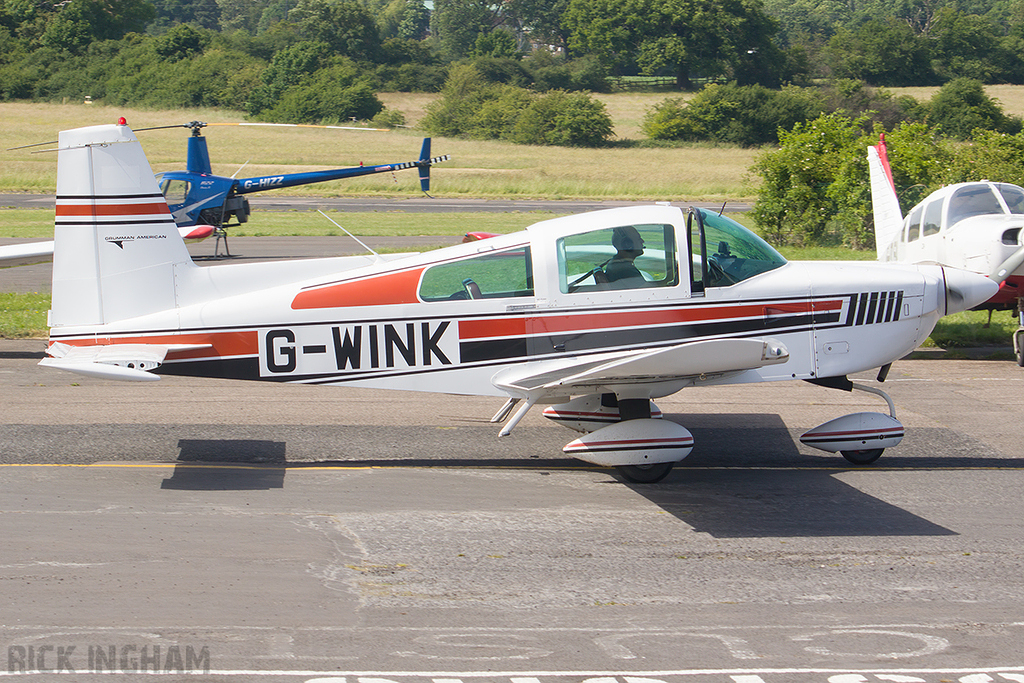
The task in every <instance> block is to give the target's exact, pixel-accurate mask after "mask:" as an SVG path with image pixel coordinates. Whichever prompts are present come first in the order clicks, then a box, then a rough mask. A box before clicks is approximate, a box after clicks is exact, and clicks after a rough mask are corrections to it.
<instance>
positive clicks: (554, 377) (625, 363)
mask: <svg viewBox="0 0 1024 683" xmlns="http://www.w3.org/2000/svg"><path fill="white" fill-rule="evenodd" d="M788 358H789V351H788V350H787V349H786V347H785V346H784V345H783V344H782V343H781V342H778V341H776V340H771V339H712V340H707V341H699V342H687V343H684V344H677V345H675V346H670V347H667V348H663V349H653V350H652V349H646V350H640V351H624V352H620V353H615V354H605V355H602V356H601V357H600V358H597V359H588V360H585V361H580V360H579V359H575V358H567V359H565V360H557V361H551V362H546V361H541V362H539V363H530V364H527V365H526V366H524V367H518V368H509V369H507V370H504V371H502V372H499V373H498V374H497V375H495V376H494V378H493V379H492V382H493V383H494V385H495V386H497V387H498V388H500V389H503V390H505V391H507V392H508V393H509V394H511V395H512V396H524V397H525V396H532V395H537V396H543V395H546V394H552V393H559V394H565V393H566V389H573V388H583V387H594V386H598V385H601V386H609V385H611V386H614V385H627V384H652V383H658V382H670V381H674V380H683V379H688V378H693V377H699V376H701V375H715V374H724V373H732V372H742V371H744V370H753V369H756V368H759V367H763V366H765V365H774V364H776V363H783V362H785V361H786V360H787V359H788Z"/></svg>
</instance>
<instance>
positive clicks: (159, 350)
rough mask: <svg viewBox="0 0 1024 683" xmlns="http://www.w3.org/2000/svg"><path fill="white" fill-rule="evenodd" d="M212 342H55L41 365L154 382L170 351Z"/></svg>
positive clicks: (201, 347) (107, 377) (207, 346)
mask: <svg viewBox="0 0 1024 683" xmlns="http://www.w3.org/2000/svg"><path fill="white" fill-rule="evenodd" d="M210 346H211V345H210V344H111V345H107V346H70V345H68V344H63V343H61V342H54V343H53V344H50V347H49V348H48V349H46V352H47V353H48V354H49V355H50V356H51V357H50V358H44V359H43V360H41V361H39V364H40V365H43V366H45V367H48V368H56V369H58V370H67V371H68V372H74V373H76V374H79V375H85V376H87V377H98V378H100V379H118V380H128V381H134V382H154V381H156V380H158V379H160V376H159V375H154V374H152V372H150V371H151V370H155V369H156V368H158V367H159V366H160V364H161V363H163V362H164V358H165V357H166V356H167V354H168V353H169V352H171V351H191V350H194V349H205V348H209V347H210Z"/></svg>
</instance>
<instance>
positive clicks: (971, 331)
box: [0, 86, 1024, 346]
mask: <svg viewBox="0 0 1024 683" xmlns="http://www.w3.org/2000/svg"><path fill="white" fill-rule="evenodd" d="M892 90H893V92H895V93H897V94H909V95H911V96H913V97H916V98H918V99H922V100H926V99H928V98H930V97H931V96H932V95H933V94H934V93H935V91H936V90H937V88H894V89H892ZM987 91H988V93H989V95H990V96H993V97H995V98H997V99H999V101H1000V102H1001V103H1002V105H1003V107H1004V109H1005V111H1006V112H1007V113H1010V114H1015V115H1018V116H1021V115H1024V87H1022V86H990V87H988V88H987ZM669 96H670V95H668V94H666V93H621V94H613V95H596V97H598V98H599V99H601V101H602V102H604V103H605V105H606V107H607V109H608V112H609V114H610V115H611V116H612V119H613V121H614V122H615V133H616V138H617V139H618V140H620V141H630V140H632V141H636V140H640V139H641V138H642V134H641V133H640V124H641V122H642V120H643V116H644V114H645V112H646V111H647V110H648V109H649V108H650V107H652V106H654V105H655V104H657V103H659V102H661V101H662V100H664V99H665V98H666V97H669ZM380 97H381V99H382V100H383V101H384V103H385V104H386V105H387V106H388V107H389V108H391V109H395V110H397V111H400V112H402V114H403V115H404V116H405V117H406V120H407V123H408V125H409V126H410V127H408V128H401V129H396V130H393V131H390V132H361V131H345V130H321V129H311V128H289V129H281V128H264V127H250V126H234V125H217V124H233V123H238V122H241V121H242V120H243V119H242V116H241V114H240V113H238V112H228V111H214V110H187V111H186V110H182V111H140V110H132V109H124V108H113V107H103V106H100V105H90V106H86V105H81V104H65V105H56V104H30V103H0V120H2V121H3V122H4V124H5V125H4V126H2V127H0V150H2V151H0V163H2V164H3V168H4V172H3V174H0V192H38V193H52V192H53V191H54V186H55V180H56V156H55V154H54V153H53V152H52V151H45V150H49V149H52V147H53V146H54V145H52V144H51V145H42V146H40V147H38V148H33V149H19V150H10V149H8V148H10V147H16V146H20V145H27V144H32V143H39V142H46V141H50V140H56V136H57V132H58V131H60V130H64V129H68V128H75V127H79V126H86V125H95V124H100V123H112V122H114V121H115V120H116V119H117V117H119V116H125V117H126V118H127V119H128V122H129V124H130V125H132V126H133V127H134V128H144V127H150V126H161V125H174V124H182V123H185V122H188V121H192V120H201V121H206V122H209V123H210V124H211V125H210V126H209V127H208V128H206V129H205V130H204V135H205V136H206V137H207V139H208V140H209V143H208V144H209V148H210V155H211V158H212V160H213V162H214V172H215V173H219V174H224V175H231V174H234V173H236V172H238V171H239V169H240V168H241V167H243V166H244V169H243V170H242V171H241V173H240V175H241V177H245V176H256V175H264V174H272V173H284V172H299V171H307V170H315V169H324V168H332V167H337V166H349V165H358V164H359V163H360V162H365V163H389V162H400V161H409V160H412V159H414V158H416V156H417V154H418V152H419V146H420V137H421V133H420V132H419V131H417V130H416V129H415V125H416V124H417V123H418V121H419V120H420V119H421V118H422V116H423V114H424V112H425V110H426V107H427V106H428V105H429V103H430V102H431V101H433V100H434V99H435V98H436V97H437V95H431V94H416V93H413V94H410V93H384V94H382V95H381V96H380ZM188 134H189V133H188V131H187V130H186V129H184V128H181V129H171V130H158V131H146V132H140V134H139V135H140V139H141V140H142V143H143V147H144V149H145V150H146V153H147V155H148V157H149V160H150V163H151V164H152V165H153V168H154V170H155V171H165V170H172V169H181V168H183V167H184V158H185V145H186V138H187V136H188ZM433 153H434V154H435V155H437V154H450V155H452V156H453V157H454V158H453V160H452V161H450V162H447V163H444V164H441V165H439V166H437V167H435V168H434V170H433V173H432V177H433V192H435V193H437V194H442V195H444V196H448V197H458V196H464V197H517V198H528V197H529V198H534V197H536V198H554V199H557V198H567V199H568V198H603V199H650V200H675V201H680V202H682V201H686V200H727V199H728V200H750V199H752V198H753V195H754V186H753V185H752V184H751V183H752V180H751V179H750V178H749V176H748V172H747V169H748V168H749V167H750V164H751V163H752V162H753V160H754V158H755V156H756V154H757V152H756V151H755V150H745V149H740V148H736V147H715V146H709V145H689V146H685V147H680V148H673V149H646V148H639V147H635V146H629V145H621V146H617V147H612V148H608V149H600V150H584V149H566V148H552V147H527V146H517V145H511V144H507V143H502V142H494V141H468V140H453V139H445V138H437V139H435V140H434V142H433ZM286 192H287V193H288V194H307V195H314V196H336V195H355V196H359V195H390V196H418V195H419V185H418V183H417V182H416V175H415V173H411V172H408V171H407V172H399V173H397V174H395V175H394V176H391V175H388V174H381V175H378V176H371V177H368V178H355V179H350V180H344V181H335V182H332V183H321V184H317V185H312V186H306V187H304V188H292V189H289V190H287V191H286ZM333 217H334V218H335V219H336V220H338V221H339V222H340V223H341V224H342V225H344V226H345V228H347V229H348V230H350V231H351V232H353V233H355V234H358V235H453V234H461V233H463V232H466V231H468V230H484V231H488V232H499V233H504V232H511V231H514V230H518V229H521V228H523V227H525V226H526V225H529V224H531V223H534V222H537V221H540V220H544V219H545V218H550V217H553V214H544V213H523V214H404V213H345V214H335V215H334V216H333ZM737 218H739V219H740V220H741V222H745V223H748V224H749V222H748V221H745V220H744V219H743V217H741V216H739V217H737ZM339 232H340V231H339V230H338V229H337V228H335V227H334V226H333V225H331V224H330V223H329V222H327V221H326V220H324V219H322V218H321V217H319V216H316V215H315V214H309V213H305V212H296V213H277V212H259V213H257V214H256V215H255V216H254V220H252V221H251V222H250V223H249V224H248V225H246V226H244V228H241V229H235V230H233V232H232V234H234V235H335V234H339ZM52 236H53V212H52V210H15V209H2V208H0V237H24V238H50V237H52ZM783 253H784V254H785V255H786V257H787V258H790V259H794V260H801V259H851V258H856V259H864V260H871V259H873V258H874V254H873V253H872V252H851V251H849V250H844V249H815V250H794V249H787V250H783ZM48 308H49V297H48V296H45V295H12V294H0V337H4V336H40V335H45V333H46V330H45V320H46V314H45V312H46V310H47V309H48ZM979 315H981V316H984V315H986V314H976V313H966V314H958V315H957V316H951V317H950V318H946V319H944V320H943V321H941V322H940V325H939V327H938V328H936V332H935V335H933V337H934V338H935V339H936V340H938V343H939V344H940V345H942V346H947V345H950V346H955V345H960V346H972V345H979V344H988V343H1000V344H1002V343H1005V341H1006V340H1007V339H1008V338H1009V335H1010V333H1011V331H1012V330H1013V329H1015V327H1016V324H1015V322H1014V321H1013V318H1012V316H1008V315H1007V314H1006V313H999V314H997V315H996V316H995V318H994V319H993V324H992V327H991V328H988V329H987V330H986V329H984V328H982V327H981V323H983V322H984V321H983V320H980V321H979V320H978V319H977V316H979ZM1004 319H1005V320H1004Z"/></svg>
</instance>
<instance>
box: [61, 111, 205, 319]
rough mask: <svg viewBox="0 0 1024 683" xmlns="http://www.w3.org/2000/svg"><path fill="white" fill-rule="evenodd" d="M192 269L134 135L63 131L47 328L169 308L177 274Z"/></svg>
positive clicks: (113, 128) (110, 130)
mask: <svg viewBox="0 0 1024 683" xmlns="http://www.w3.org/2000/svg"><path fill="white" fill-rule="evenodd" d="M189 267H195V266H194V264H193V263H192V259H191V257H190V256H189V253H188V250H187V249H186V248H185V243H184V242H183V241H182V238H181V235H180V234H179V233H178V229H177V227H176V226H175V223H174V218H173V217H172V216H171V213H170V210H169V209H168V208H167V202H166V201H165V200H164V197H163V195H162V194H161V193H160V189H159V187H158V186H157V183H156V179H155V178H154V177H153V170H152V169H151V168H150V166H149V162H148V161H147V159H146V155H145V154H144V153H143V151H142V146H141V145H140V144H139V141H138V139H137V138H136V137H135V134H134V133H133V132H132V130H131V129H130V128H129V127H128V126H127V125H105V126H91V127H88V128H78V129H75V130H69V131H63V132H61V134H60V137H59V142H58V156H57V206H56V220H55V223H54V253H53V300H52V306H51V311H50V325H51V327H65V326H82V325H103V324H109V323H112V322H116V321H118V320H126V319H128V318H135V317H138V316H140V315H146V314H148V313H155V312H157V311H162V310H167V309H173V308H175V304H176V300H175V299H176V297H175V278H176V275H178V274H179V271H180V270H181V269H183V268H189Z"/></svg>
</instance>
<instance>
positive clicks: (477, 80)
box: [0, 0, 1024, 246]
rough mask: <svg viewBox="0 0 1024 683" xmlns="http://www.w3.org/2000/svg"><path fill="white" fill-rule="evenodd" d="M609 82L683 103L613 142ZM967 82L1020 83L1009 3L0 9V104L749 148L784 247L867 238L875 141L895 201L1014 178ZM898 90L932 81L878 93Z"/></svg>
mask: <svg viewBox="0 0 1024 683" xmlns="http://www.w3.org/2000/svg"><path fill="white" fill-rule="evenodd" d="M618 76H652V77H662V79H664V77H669V78H671V79H672V81H673V82H674V83H675V89H676V90H679V91H682V90H686V91H690V93H695V94H692V95H691V96H690V97H689V99H687V100H684V98H682V97H680V96H679V95H678V94H671V93H669V94H667V96H666V99H665V100H664V101H663V102H661V103H660V104H658V105H657V106H655V107H653V108H652V109H651V110H650V111H649V112H648V114H647V116H646V118H645V120H644V123H643V130H644V133H645V135H646V136H647V138H648V139H647V140H645V141H640V142H636V141H618V142H617V143H616V142H615V141H613V140H612V137H613V136H612V123H611V119H610V117H609V116H608V114H607V112H606V111H605V109H604V106H603V105H602V104H601V103H600V102H599V101H598V100H596V99H595V98H593V97H592V96H591V93H592V92H597V91H605V90H608V89H609V88H610V87H612V86H611V83H612V80H611V77H618ZM989 83H1024V0H843V1H842V2H840V1H839V0H503V2H494V1H493V0H434V1H433V3H432V8H431V9H428V7H427V6H426V5H425V4H424V1H423V0H0V100H16V99H29V100H46V101H60V100H64V99H67V100H78V101H81V100H82V99H84V98H85V97H86V96H89V97H91V98H92V99H93V100H94V101H99V100H102V101H104V102H105V103H107V104H112V105H129V106H135V107H153V108H189V107H222V108H230V109H235V110H241V111H244V112H245V113H246V115H247V116H248V117H250V118H252V119H255V120H264V121H284V122H292V123H315V122H323V123H335V122H339V121H345V120H348V119H352V118H355V119H365V120H375V121H377V122H378V123H381V124H383V125H389V126H390V125H396V124H401V123H403V121H402V120H401V116H400V115H398V114H396V113H394V112H389V111H386V110H385V109H384V106H383V104H382V102H381V101H380V99H379V98H378V97H377V95H376V93H378V92H382V91H426V92H439V93H440V94H441V96H440V98H439V99H438V100H437V101H436V102H435V103H434V105H432V106H431V108H430V110H429V111H428V114H427V116H426V118H425V119H424V121H423V122H422V123H421V125H422V126H423V127H425V128H426V129H427V130H428V131H430V132H432V133H433V134H436V135H449V136H465V137H477V138H497V139H504V140H509V141H512V142H516V143H526V144H546V145H580V146H582V145H586V146H598V145H606V144H624V143H625V144H651V145H672V144H685V143H687V142H689V141H707V140H710V141H715V142H720V143H726V144H739V145H744V146H758V145H766V144H769V145H772V147H771V148H768V149H766V150H765V151H764V152H763V153H762V156H761V157H759V161H758V163H757V165H755V167H754V169H752V172H753V174H755V175H757V176H759V177H760V178H761V181H762V182H761V184H760V190H759V192H760V195H759V198H758V202H757V205H756V207H755V210H754V215H755V217H756V218H757V221H758V224H759V225H760V226H761V227H762V229H763V230H764V231H766V232H767V233H768V234H769V235H770V236H772V237H773V238H774V239H776V241H779V242H792V243H801V244H814V243H827V242H842V243H846V244H849V245H853V246H866V245H868V243H869V241H870V239H869V238H870V234H871V225H870V216H869V214H870V212H869V211H868V210H867V207H868V198H867V196H866V194H865V183H864V178H866V170H865V169H864V164H863V151H864V150H863V148H864V147H865V146H866V144H867V143H868V142H869V141H870V140H871V139H872V138H876V137H877V133H878V132H879V131H881V130H887V131H891V134H892V139H893V141H894V144H893V145H892V150H893V151H892V156H893V167H894V172H895V174H896V176H897V183H898V184H899V183H900V182H901V181H902V182H903V187H905V188H911V189H908V190H907V192H906V193H905V194H904V197H911V196H913V195H914V193H915V192H918V191H919V190H922V189H930V188H933V187H936V186H938V185H939V184H942V183H946V182H954V181H957V180H966V179H971V178H975V177H982V176H986V177H992V178H999V179H1001V180H1007V181H1011V182H1024V169H1022V168H1021V164H1020V162H1018V161H1017V158H1018V157H1020V156H1021V152H1022V151H1024V137H1022V134H1021V133H1020V130H1021V122H1020V121H1019V120H1018V119H1015V118H1013V117H1008V116H1006V115H1004V114H1003V112H1002V110H1001V109H1000V107H999V105H998V103H996V102H994V101H992V100H991V99H989V98H987V97H986V96H985V94H984V90H983V87H982V86H983V84H989ZM907 85H942V88H941V89H940V91H939V93H938V95H936V97H935V98H933V100H932V101H930V102H917V101H916V100H913V99H912V98H909V97H897V96H894V95H892V94H891V93H889V92H887V91H886V90H885V89H884V87H887V86H907ZM879 86H882V87H879ZM915 136H916V137H915ZM913 188H916V189H913ZM911 203H913V202H911Z"/></svg>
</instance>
